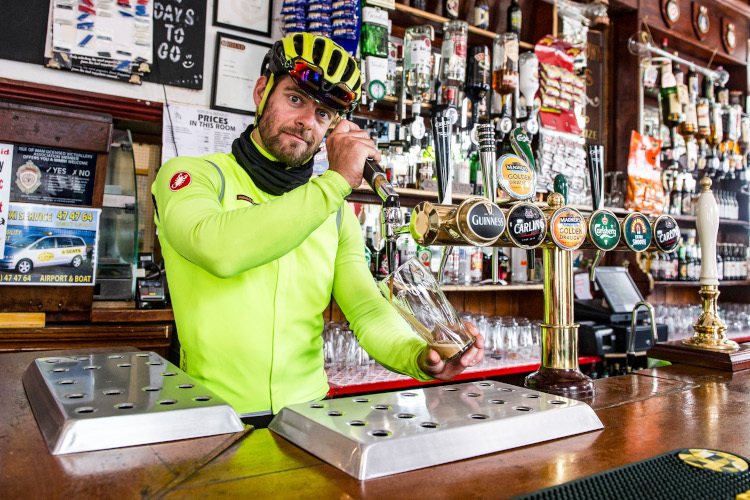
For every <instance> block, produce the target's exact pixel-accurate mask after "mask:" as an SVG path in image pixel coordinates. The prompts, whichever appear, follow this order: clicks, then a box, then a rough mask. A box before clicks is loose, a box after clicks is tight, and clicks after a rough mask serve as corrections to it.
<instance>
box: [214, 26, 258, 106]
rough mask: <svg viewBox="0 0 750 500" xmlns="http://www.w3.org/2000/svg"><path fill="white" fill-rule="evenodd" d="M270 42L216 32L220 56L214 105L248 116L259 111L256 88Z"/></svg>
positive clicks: (217, 58) (216, 59)
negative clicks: (256, 105)
mask: <svg viewBox="0 0 750 500" xmlns="http://www.w3.org/2000/svg"><path fill="white" fill-rule="evenodd" d="M270 48H271V44H270V43H264V42H258V41H255V40H248V39H247V38H240V37H237V36H234V35H229V34H227V33H221V32H219V33H216V58H215V61H214V81H213V88H212V92H211V108H212V109H218V110H221V111H229V112H231V113H242V114H246V115H250V114H254V113H255V110H256V108H255V101H253V89H254V88H255V82H256V81H257V80H258V78H260V66H261V63H262V62H263V57H264V56H265V55H266V53H268V49H270Z"/></svg>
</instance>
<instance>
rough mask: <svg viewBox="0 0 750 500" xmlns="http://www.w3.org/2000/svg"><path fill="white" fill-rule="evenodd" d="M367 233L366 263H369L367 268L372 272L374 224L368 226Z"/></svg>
mask: <svg viewBox="0 0 750 500" xmlns="http://www.w3.org/2000/svg"><path fill="white" fill-rule="evenodd" d="M365 234H366V236H365V263H366V264H367V269H369V270H370V273H372V248H371V247H372V246H373V245H372V226H367V228H366V229H365Z"/></svg>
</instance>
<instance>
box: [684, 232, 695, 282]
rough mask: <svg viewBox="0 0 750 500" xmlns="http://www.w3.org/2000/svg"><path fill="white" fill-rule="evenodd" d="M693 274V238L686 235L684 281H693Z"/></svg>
mask: <svg viewBox="0 0 750 500" xmlns="http://www.w3.org/2000/svg"><path fill="white" fill-rule="evenodd" d="M693 276H695V259H694V258H693V238H692V236H688V240H687V243H686V244H685V281H693Z"/></svg>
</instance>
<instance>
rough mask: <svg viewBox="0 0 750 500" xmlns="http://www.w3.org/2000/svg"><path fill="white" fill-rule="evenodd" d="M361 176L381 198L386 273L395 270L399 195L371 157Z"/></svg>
mask: <svg viewBox="0 0 750 500" xmlns="http://www.w3.org/2000/svg"><path fill="white" fill-rule="evenodd" d="M362 176H363V177H364V178H365V181H366V182H367V184H369V185H370V187H371V188H372V190H373V191H375V193H376V194H377V195H378V196H379V197H380V199H381V200H383V210H382V212H381V213H380V222H381V228H382V234H383V238H385V255H386V259H387V260H388V273H392V272H393V271H395V270H396V239H397V238H398V234H397V231H396V229H397V227H398V226H399V225H400V224H401V203H400V201H399V196H398V193H397V192H396V190H395V189H394V188H393V186H392V185H391V184H390V183H389V182H388V178H387V177H386V175H385V172H383V169H382V168H381V167H380V165H379V164H378V163H377V162H375V161H374V160H373V159H371V158H368V159H367V160H365V166H364V168H363V170H362Z"/></svg>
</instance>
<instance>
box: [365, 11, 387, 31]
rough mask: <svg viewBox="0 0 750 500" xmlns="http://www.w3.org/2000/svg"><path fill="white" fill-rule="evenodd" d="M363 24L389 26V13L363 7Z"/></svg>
mask: <svg viewBox="0 0 750 500" xmlns="http://www.w3.org/2000/svg"><path fill="white" fill-rule="evenodd" d="M362 23H367V24H377V25H380V26H388V11H387V10H383V9H379V8H377V7H363V8H362Z"/></svg>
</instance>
